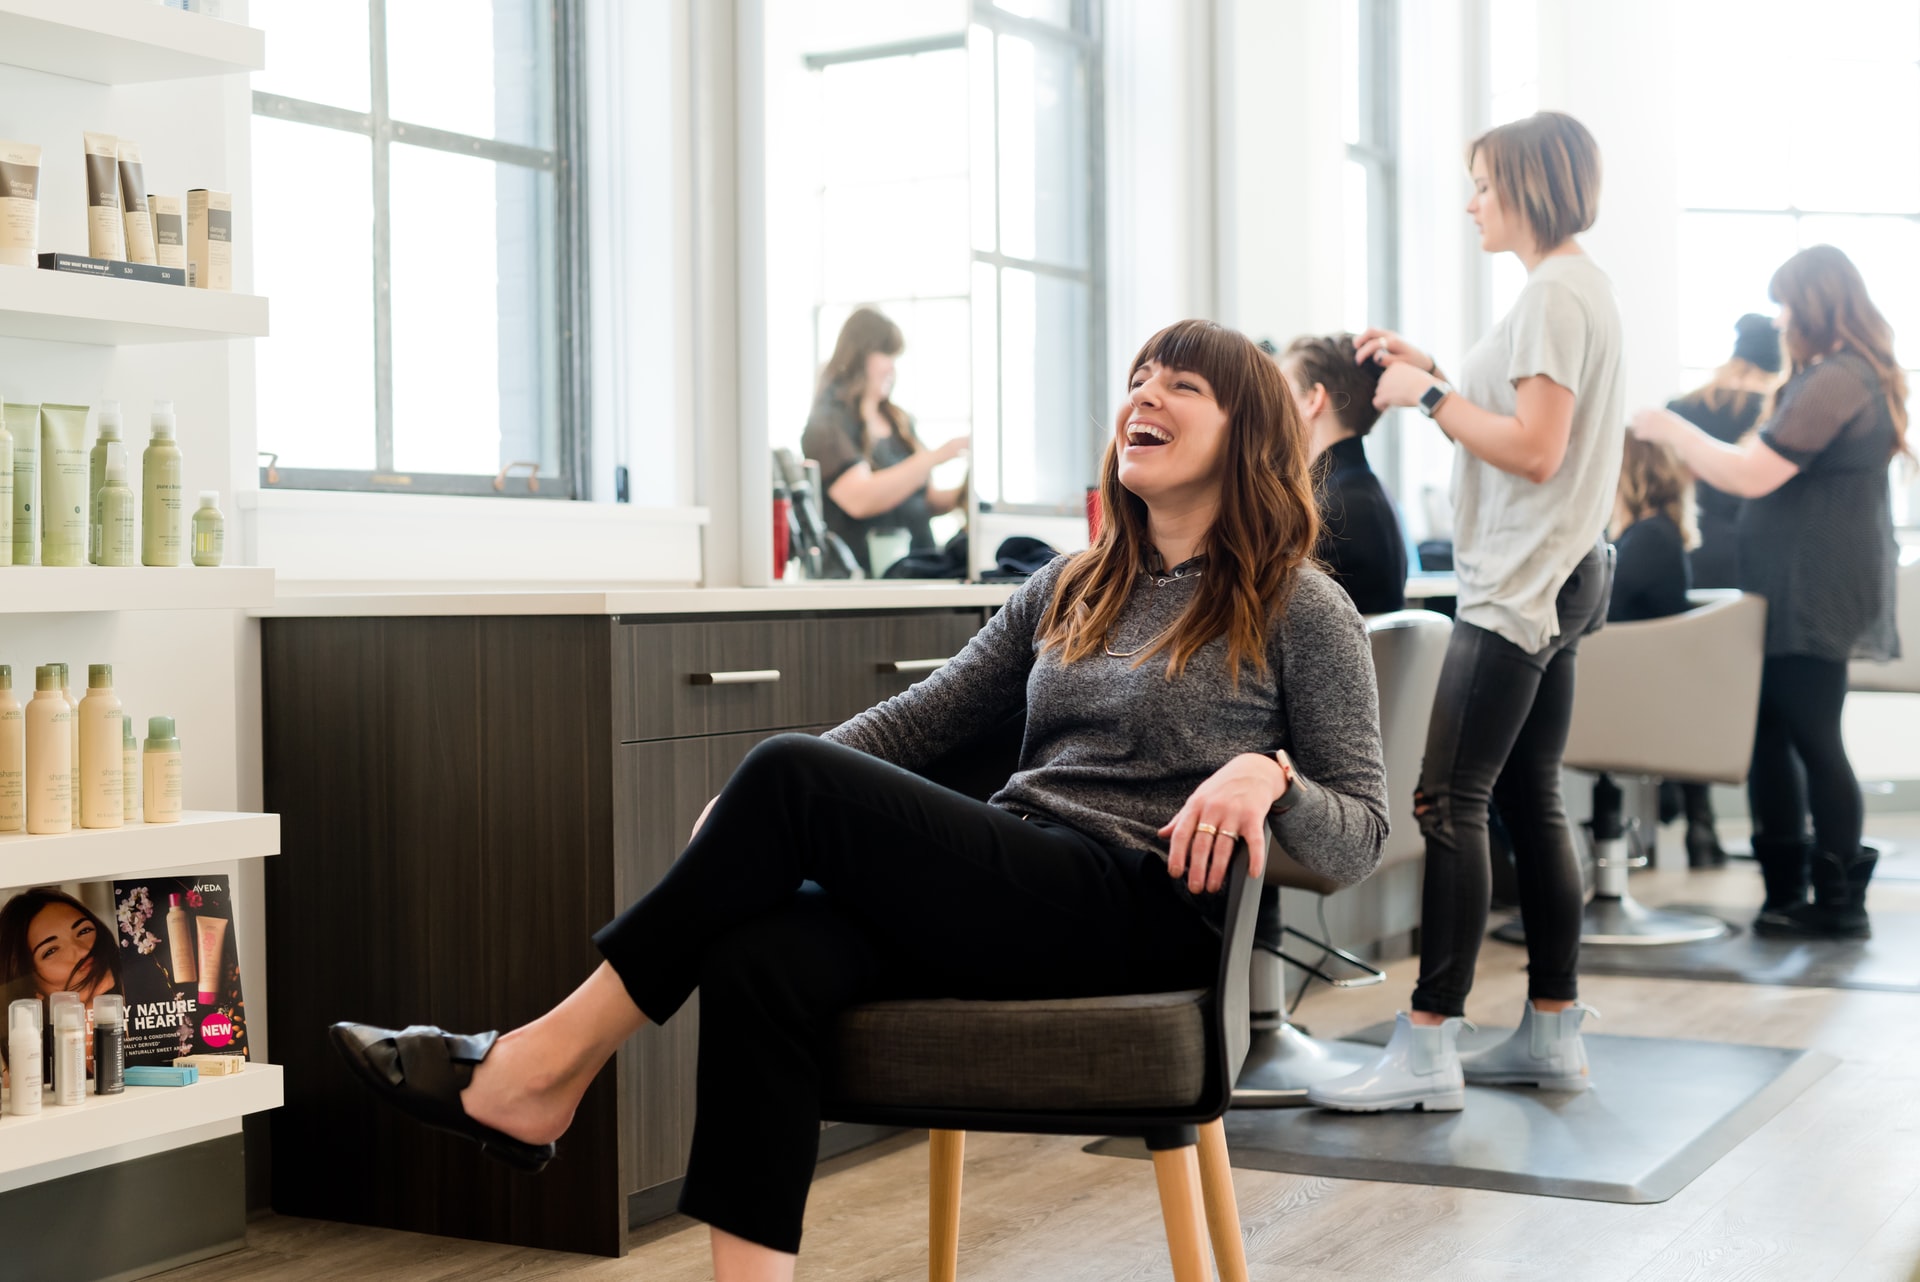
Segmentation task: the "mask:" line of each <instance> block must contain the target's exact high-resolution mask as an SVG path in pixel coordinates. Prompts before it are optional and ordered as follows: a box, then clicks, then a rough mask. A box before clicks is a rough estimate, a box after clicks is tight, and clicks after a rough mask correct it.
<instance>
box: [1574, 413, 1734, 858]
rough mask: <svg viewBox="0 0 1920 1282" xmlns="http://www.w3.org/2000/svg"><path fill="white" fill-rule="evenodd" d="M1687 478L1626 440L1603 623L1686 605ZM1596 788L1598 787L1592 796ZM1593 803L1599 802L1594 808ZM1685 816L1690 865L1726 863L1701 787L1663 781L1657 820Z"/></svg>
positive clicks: (1679, 610) (1691, 536)
mask: <svg viewBox="0 0 1920 1282" xmlns="http://www.w3.org/2000/svg"><path fill="white" fill-rule="evenodd" d="M1692 483H1693V474H1692V473H1691V472H1689V471H1687V469H1686V467H1685V466H1684V465H1682V464H1681V462H1680V459H1679V458H1678V457H1677V456H1676V455H1675V454H1674V452H1673V451H1672V450H1670V449H1668V448H1667V447H1666V446H1664V445H1654V444H1652V443H1651V442H1648V441H1642V440H1636V439H1634V438H1633V437H1631V436H1629V437H1628V438H1627V443H1626V452H1625V453H1624V455H1623V456H1622V457H1621V461H1620V488H1619V491H1618V492H1617V493H1616V494H1615V496H1614V501H1613V521H1612V524H1611V526H1610V533H1611V534H1612V536H1613V545H1614V555H1615V558H1616V559H1615V562H1614V571H1613V599H1612V600H1611V601H1610V602H1609V603H1608V605H1607V622H1609V623H1634V622H1637V621H1639V620H1641V619H1664V618H1666V617H1668V616H1669V615H1674V614H1683V613H1685V612H1686V610H1687V609H1688V601H1687V590H1688V589H1689V588H1690V587H1691V586H1692V567H1691V566H1690V564H1689V563H1688V560H1687V550H1688V549H1689V548H1692V547H1695V546H1697V545H1698V544H1699V536H1698V535H1697V534H1696V533H1695V532H1694V521H1693V502H1692V495H1691V494H1690V493H1689V488H1690V487H1691V485H1692ZM1611 786H1612V785H1611V783H1610V782H1608V783H1607V787H1609V788H1611ZM1601 792H1602V789H1601V788H1600V787H1599V786H1598V785H1596V787H1595V790H1594V795H1595V797H1596V799H1597V798H1598V797H1599V796H1600V795H1601ZM1610 795H1611V796H1614V797H1618V795H1619V793H1618V791H1617V790H1614V791H1613V792H1612V793H1611V794H1610ZM1598 805H1599V803H1598V801H1597V800H1596V802H1595V807H1596V812H1597V809H1598ZM1682 813H1684V814H1685V815H1686V817H1687V865H1688V866H1689V867H1692V868H1717V867H1719V866H1720V865H1722V864H1724V863H1726V862H1727V854H1726V852H1725V851H1724V850H1722V849H1721V848H1720V839H1719V838H1718V837H1717V836H1716V835H1715V834H1714V831H1713V799H1712V796H1711V795H1710V794H1709V792H1708V790H1707V785H1706V784H1704V783H1663V784H1661V785H1660V822H1661V823H1663V824H1664V823H1672V822H1673V821H1674V820H1675V819H1676V818H1678V817H1679V816H1680V815H1681V814H1682Z"/></svg>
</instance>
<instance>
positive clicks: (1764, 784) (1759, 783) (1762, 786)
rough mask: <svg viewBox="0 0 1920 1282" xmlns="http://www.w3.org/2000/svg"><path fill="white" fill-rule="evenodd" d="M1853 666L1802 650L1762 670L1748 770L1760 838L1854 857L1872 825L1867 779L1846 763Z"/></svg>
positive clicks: (1770, 659) (1773, 658) (1774, 658)
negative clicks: (1863, 784) (1865, 796)
mask: <svg viewBox="0 0 1920 1282" xmlns="http://www.w3.org/2000/svg"><path fill="white" fill-rule="evenodd" d="M1846 699H1847V665H1846V664H1845V663H1843V662H1841V661H1840V660H1838V659H1815V658H1812V657H1810V656H1808V655H1803V654H1770V655H1768V656H1767V658H1766V662H1765V664H1764V665H1763V666H1762V667H1761V669H1760V720H1759V724H1758V725H1757V726H1756V727H1755V730H1754V736H1753V764H1752V766H1751V767H1750V768H1749V769H1748V771H1747V806H1748V808H1749V810H1750V811H1751V812H1752V814H1753V835H1754V836H1755V837H1757V838H1760V839H1762V840H1775V841H1805V840H1806V836H1807V819H1808V817H1809V816H1811V817H1812V819H1813V841H1814V845H1815V846H1816V847H1817V848H1818V849H1820V850H1823V851H1825V852H1827V853H1829V854H1834V855H1839V856H1840V857H1841V858H1843V859H1846V860H1852V859H1853V858H1854V856H1856V855H1857V854H1859V852H1860V836H1861V830H1862V828H1863V826H1864V825H1865V822H1866V816H1865V803H1864V802H1863V801H1862V799H1861V796H1860V780H1859V779H1858V778H1857V777H1856V776H1855V775H1854V773H1853V763H1852V762H1850V761H1848V760H1847V745H1846V743H1845V741H1844V740H1843V739H1842V738H1841V734H1840V711H1841V708H1842V707H1843V706H1844V705H1845V703H1846Z"/></svg>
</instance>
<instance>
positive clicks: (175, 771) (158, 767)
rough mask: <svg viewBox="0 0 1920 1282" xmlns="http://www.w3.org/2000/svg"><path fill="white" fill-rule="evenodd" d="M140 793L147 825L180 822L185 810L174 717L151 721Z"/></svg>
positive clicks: (141, 770) (149, 718) (141, 771)
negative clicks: (182, 798) (174, 733)
mask: <svg viewBox="0 0 1920 1282" xmlns="http://www.w3.org/2000/svg"><path fill="white" fill-rule="evenodd" d="M140 775H141V779H140V790H141V792H142V793H143V794H144V796H143V800H144V801H145V811H146V817H147V822H148V823H150V824H170V823H177V822H178V821H179V819H180V811H181V808H182V807H181V801H180V793H181V778H180V741H179V740H178V739H176V738H174V737H173V718H172V717H148V718H147V746H146V752H145V753H144V754H143V756H142V758H141V761H140Z"/></svg>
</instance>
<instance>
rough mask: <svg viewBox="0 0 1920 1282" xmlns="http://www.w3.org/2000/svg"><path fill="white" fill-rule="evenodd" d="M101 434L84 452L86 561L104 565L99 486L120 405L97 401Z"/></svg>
mask: <svg viewBox="0 0 1920 1282" xmlns="http://www.w3.org/2000/svg"><path fill="white" fill-rule="evenodd" d="M99 417H100V435H99V437H98V438H97V439H95V441H94V443H93V448H92V449H91V450H89V451H88V452H87V560H88V562H89V563H91V564H93V565H106V564H107V562H106V561H103V560H101V559H100V557H101V542H100V540H101V534H100V487H101V486H103V485H105V484H106V483H107V447H108V446H110V445H114V444H117V443H118V442H119V440H120V402H119V401H102V402H100V415H99Z"/></svg>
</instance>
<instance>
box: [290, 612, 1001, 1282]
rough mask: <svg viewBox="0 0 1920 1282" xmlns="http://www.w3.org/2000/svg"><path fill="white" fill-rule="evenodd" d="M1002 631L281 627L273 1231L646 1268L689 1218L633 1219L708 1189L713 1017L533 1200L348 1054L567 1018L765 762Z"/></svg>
mask: <svg viewBox="0 0 1920 1282" xmlns="http://www.w3.org/2000/svg"><path fill="white" fill-rule="evenodd" d="M984 617H985V615H984V612H983V611H981V610H978V609H958V610H920V611H914V612H868V613H857V614H839V615H828V614H822V615H813V616H807V615H787V614H783V615H770V616H765V617H752V618H743V617H738V616H733V617H724V618H721V617H712V618H675V619H658V618H653V617H648V616H642V617H622V618H609V617H605V616H589V617H561V618H551V617H485V618H450V619H448V618H364V619H324V618H312V619H302V618H281V619H267V620H263V622H262V629H261V630H262V675H263V682H264V687H265V710H264V711H265V715H264V725H265V757H266V763H265V764H266V801H267V808H268V809H270V810H274V811H276V812H278V813H279V814H280V816H281V829H282V843H283V845H282V848H283V852H284V853H283V855H282V857H281V858H279V859H275V860H271V861H269V866H268V869H267V895H268V927H267V940H268V967H269V969H270V971H271V972H272V983H273V986H274V1000H273V1002H272V1005H271V1009H270V1016H269V1018H270V1027H269V1033H270V1038H271V1044H272V1046H273V1049H274V1055H275V1058H276V1059H277V1060H279V1061H281V1062H283V1063H284V1064H285V1065H286V1100H287V1102H286V1106H285V1107H284V1108H282V1109H280V1110H279V1111H278V1112H276V1113H275V1114H274V1115H273V1129H272V1154H273V1156H272V1162H273V1194H274V1196H273V1200H274V1206H275V1208H276V1209H277V1210H279V1211H281V1212H283V1213H286V1214H293V1215H305V1216H313V1217H317V1218H322V1219H336V1220H347V1221H353V1222H357V1223H364V1224H375V1225H381V1226H385V1227H391V1228H400V1229H408V1230H413V1231H417V1232H426V1233H440V1234H448V1235H452V1236H459V1237H469V1238H478V1239H484V1240H489V1241H499V1242H509V1243H514V1244H517V1245H526V1246H538V1247H546V1248H553V1249H561V1250H571V1251H586V1252H594V1253H598V1254H604V1255H618V1254H621V1253H623V1252H624V1250H625V1246H626V1234H627V1230H628V1228H629V1205H630V1203H632V1204H634V1205H646V1206H649V1207H665V1206H667V1205H669V1204H670V1202H669V1200H668V1199H666V1198H664V1197H661V1196H651V1197H644V1198H643V1197H638V1196H636V1195H640V1194H644V1193H646V1192H647V1191H648V1190H652V1191H653V1192H654V1193H655V1194H659V1193H660V1192H662V1191H663V1190H667V1189H670V1186H671V1184H672V1182H673V1181H676V1180H677V1179H678V1178H679V1177H680V1175H681V1174H682V1173H683V1172H684V1170H685V1164H686V1156H687V1145H688V1142H689V1140H690V1138H691V1130H692V1119H693V1090H694V1082H693V1073H694V1048H695V1045H696V1041H697V1037H698V1027H699V1012H698V1008H697V1006H698V998H697V996H696V998H695V1000H694V1002H692V1003H689V1005H688V1007H687V1008H686V1009H685V1010H684V1011H682V1012H681V1013H680V1014H679V1015H678V1016H676V1017H675V1018H674V1019H673V1020H671V1021H669V1023H668V1024H667V1026H666V1027H664V1028H648V1029H645V1030H643V1032H642V1033H641V1034H640V1035H639V1036H638V1037H636V1038H635V1039H634V1040H633V1041H632V1042H631V1043H629V1044H628V1046H627V1047H626V1048H625V1049H623V1050H622V1051H621V1053H620V1054H619V1056H618V1057H617V1059H616V1062H615V1065H614V1067H613V1070H612V1071H611V1072H608V1073H605V1074H603V1075H602V1076H601V1078H600V1080H599V1081H597V1082H596V1083H595V1084H594V1086H593V1088H592V1089H591V1090H590V1091H589V1092H588V1095H587V1098H586V1100H585V1101H584V1102H583V1103H582V1105H581V1108H580V1111H579V1113H578V1114H577V1116H576V1118H575V1121H574V1125H573V1127H572V1129H571V1130H570V1131H569V1133H568V1135H567V1137H566V1139H565V1140H564V1141H563V1142H562V1144H561V1146H560V1156H559V1158H558V1159H556V1161H555V1162H554V1163H553V1164H552V1165H551V1166H550V1167H549V1168H548V1170H547V1171H546V1172H544V1173H542V1174H541V1175H539V1176H525V1175H518V1174H515V1173H513V1172H510V1171H508V1170H507V1169H506V1168H505V1167H502V1166H500V1165H498V1164H497V1163H494V1162H491V1161H488V1160H486V1159H485V1158H483V1157H481V1156H480V1154H479V1153H478V1151H477V1150H475V1149H474V1148H473V1147H472V1146H471V1145H468V1144H465V1143H463V1142H461V1141H458V1140H454V1139H451V1138H449V1137H445V1136H441V1135H439V1134H437V1133H435V1132H432V1131H429V1130H426V1129H425V1128H422V1127H419V1126H416V1125H414V1124H412V1123H410V1122H408V1121H407V1120H406V1119H404V1118H402V1117H400V1116H399V1115H397V1114H395V1113H393V1112H392V1111H391V1110H386V1109H382V1108H379V1107H377V1106H376V1105H375V1104H374V1103H373V1101H372V1100H371V1099H370V1098H369V1097H368V1096H367V1095H366V1094H365V1093H364V1092H363V1091H361V1090H360V1089H359V1088H358V1087H357V1086H356V1085H355V1084H354V1083H353V1082H352V1080H351V1079H350V1078H349V1077H348V1075H347V1073H346V1071H345V1070H344V1068H343V1067H341V1066H340V1065H339V1064H338V1063H337V1062H336V1060H335V1058H334V1056H333V1054H332V1051H331V1049H330V1048H329V1047H328V1046H327V1044H326V1026H327V1025H328V1024H330V1023H332V1022H334V1021H336V1020H342V1019H350V1020H358V1021H365V1022H370V1023H385V1024H392V1025H395V1026H399V1025H404V1024H407V1023H412V1022H416V1021H425V1022H432V1023H438V1024H441V1025H443V1026H445V1027H448V1028H452V1029H457V1030H461V1031H469V1030H477V1029H484V1028H509V1027H512V1026H514V1025H516V1024H520V1023H524V1022H526V1021H527V1020H529V1019H531V1018H533V1017H534V1016H535V1015H537V1014H539V1013H540V1012H542V1011H544V1010H546V1009H547V1008H548V1007H550V1006H551V1005H552V1004H554V1003H555V1002H557V1001H558V1000H559V999H560V998H562V997H564V996H565V995H566V994H567V992H569V991H570V990H571V989H572V988H573V987H574V986H575V985H577V984H578V983H579V982H580V980H581V979H582V978H584V977H585V976H586V975H587V974H588V973H590V972H591V971H592V969H593V968H594V967H595V966H596V965H597V964H598V963H599V957H598V954H597V953H596V952H595V950H594V948H593V946H592V942H591V935H592V933H593V931H595V930H596V929H598V928H599V927H600V926H602V925H603V924H605V923H606V922H607V921H608V920H609V919H610V918H611V917H612V916H613V915H614V914H615V913H616V912H618V911H619V909H620V908H621V907H623V906H624V905H625V904H627V903H629V902H631V901H632V900H633V899H636V898H638V897H639V896H641V895H643V894H645V893H646V891H647V890H648V889H650V888H651V887H652V886H653V885H654V883H655V882H657V881H658V880H659V878H660V877H661V875H662V874H663V873H664V872H665V871H666V869H667V867H668V866H669V865H670V864H671V863H672V861H673V859H674V858H675V857H677V855H678V854H679V851H680V848H681V846H682V844H683V843H684V842H685V840H686V837H687V834H688V832H689V831H690V830H691V828H692V826H693V822H694V820H695V819H696V818H697V817H698V815H699V813H700V810H701V808H702V807H703V806H705V805H706V803H707V801H708V799H709V798H711V797H712V796H713V795H714V794H715V793H716V792H718V791H719V789H720V786H721V785H722V784H723V783H724V782H725V781H726V779H727V777H728V776H729V775H730V774H731V773H732V771H733V769H734V767H735V766H737V765H738V764H739V762H740V760H741V758H743V757H744V756H745V755H746V753H747V752H748V751H749V750H750V749H751V748H752V747H753V745H754V744H756V743H758V742H760V741H761V740H762V739H765V738H766V737H768V736H769V735H772V734H776V733H780V732H783V731H789V730H802V731H816V732H817V731H818V730H821V729H824V728H826V727H828V726H831V725H834V724H836V723H838V722H839V721H842V720H844V719H846V718H847V717H848V716H851V715H853V714H854V713H857V712H859V711H860V710H862V709H864V708H866V707H868V706H871V705H872V704H874V703H876V702H879V701H880V700H882V699H884V698H887V697H889V696H890V695H893V694H896V693H898V692H900V691H901V690H904V689H905V688H906V687H907V686H908V685H909V684H911V683H912V682H913V681H915V680H918V679H919V678H920V676H922V675H924V671H925V669H926V665H927V663H928V661H932V660H938V659H944V658H947V657H950V656H951V655H953V654H955V653H957V652H958V650H959V649H960V647H961V646H963V645H964V644H965V643H966V641H967V639H968V638H969V637H970V636H972V634H973V633H974V632H975V631H976V630H977V629H978V628H979V627H980V625H981V623H982V622H983V620H984ZM776 671H777V672H778V673H779V677H778V679H777V680H773V679H768V678H767V676H766V674H768V673H771V672H776ZM739 673H754V674H758V679H754V680H738V679H736V680H728V679H726V678H727V675H728V674H739Z"/></svg>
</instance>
